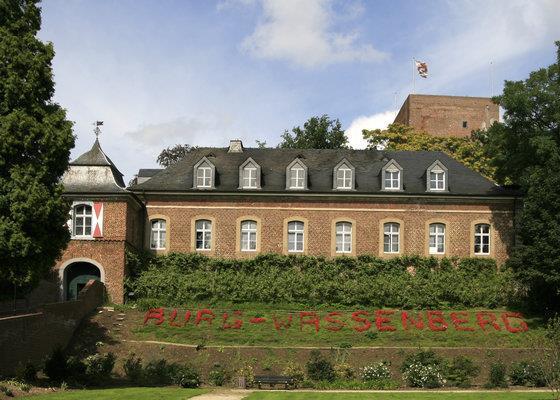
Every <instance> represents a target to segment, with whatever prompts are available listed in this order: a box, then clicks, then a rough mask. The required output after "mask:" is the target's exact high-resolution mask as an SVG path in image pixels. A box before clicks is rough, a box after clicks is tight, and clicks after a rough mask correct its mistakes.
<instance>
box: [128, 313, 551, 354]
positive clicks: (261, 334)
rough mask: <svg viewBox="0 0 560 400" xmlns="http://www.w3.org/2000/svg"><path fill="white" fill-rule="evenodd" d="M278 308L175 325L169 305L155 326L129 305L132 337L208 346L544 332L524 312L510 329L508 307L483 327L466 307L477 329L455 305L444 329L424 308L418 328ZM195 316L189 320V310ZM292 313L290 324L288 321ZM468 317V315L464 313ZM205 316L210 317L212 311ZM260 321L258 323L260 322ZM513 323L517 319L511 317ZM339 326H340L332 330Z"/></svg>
mask: <svg viewBox="0 0 560 400" xmlns="http://www.w3.org/2000/svg"><path fill="white" fill-rule="evenodd" d="M296 307H297V306H295V307H292V308H275V307H274V306H271V305H261V304H235V305H227V304H220V305H215V306H208V305H204V306H191V307H188V306H187V307H182V308H179V309H178V311H177V314H176V316H175V319H174V321H173V324H174V325H175V326H173V325H172V324H170V323H169V320H170V317H171V314H172V312H173V310H174V309H173V308H166V309H165V313H164V321H163V323H162V324H160V325H156V324H155V322H156V320H155V319H150V320H148V321H147V323H146V324H145V325H144V315H145V312H140V311H133V310H127V321H128V322H129V323H130V322H132V324H130V325H129V328H130V329H131V331H132V333H133V336H134V338H135V339H137V340H156V341H162V342H172V343H184V344H205V345H224V346H227V345H231V346H239V345H249V346H280V347H289V346H296V347H297V346H311V347H316V346H319V347H338V346H341V345H342V346H343V345H344V344H351V345H352V346H353V347H359V346H366V347H374V346H381V347H383V346H388V347H392V346H395V347H399V346H405V347H416V346H422V347H478V348H484V347H506V348H520V347H529V346H530V340H531V338H532V337H534V336H535V335H537V336H538V335H542V333H543V326H542V321H541V320H540V318H538V317H525V321H526V322H527V324H528V326H529V330H528V331H526V332H519V333H510V332H508V331H507V330H506V329H505V326H504V322H503V320H502V318H501V315H502V313H503V312H505V311H506V310H503V309H500V310H490V313H493V315H494V316H495V317H496V321H495V324H496V326H498V327H499V328H500V329H499V330H498V329H496V327H495V326H494V325H493V324H487V325H485V326H484V329H483V328H481V327H480V325H479V324H478V323H477V319H476V312H477V311H480V310H461V311H460V312H465V311H466V313H467V314H466V317H465V319H466V321H465V322H464V323H463V324H462V325H461V328H468V329H472V331H465V330H463V331H461V330H457V329H455V327H454V325H453V321H452V320H451V313H452V312H453V311H452V310H445V311H443V318H444V321H445V323H446V324H447V329H446V330H444V331H433V330H430V328H429V326H428V321H427V314H426V311H409V313H410V315H412V316H414V318H417V315H418V313H422V317H423V324H424V326H423V328H422V329H418V328H416V327H415V326H413V325H411V324H410V323H409V324H408V329H406V330H405V329H403V322H402V319H401V318H402V316H401V312H400V311H397V310H395V312H394V314H392V315H384V316H383V317H384V318H387V320H386V321H384V322H383V326H390V327H393V328H394V329H395V330H394V331H380V330H379V329H378V328H377V326H376V316H375V314H374V313H375V310H374V309H371V310H370V309H365V311H367V312H368V313H369V314H368V315H365V316H364V315H360V316H359V317H360V318H366V319H367V320H368V322H363V321H360V320H356V319H352V313H353V312H354V311H357V310H360V308H355V309H346V310H341V309H340V308H334V307H333V308H324V307H323V308H319V309H317V308H316V309H314V310H313V309H309V308H307V307H306V308H303V307H301V308H296ZM203 308H208V309H210V310H212V312H213V313H214V317H213V320H212V321H211V322H209V321H206V320H204V319H202V320H201V321H199V323H198V324H196V323H195V320H196V315H197V311H198V310H201V309H203ZM187 310H190V312H191V315H190V318H189V320H188V322H187V323H185V314H186V311H187ZM233 310H239V311H240V313H241V315H234V314H233ZM335 310H336V311H340V315H336V316H331V319H336V320H338V321H339V322H340V323H339V324H333V323H332V322H329V321H328V320H327V317H328V316H327V314H328V313H329V312H331V311H335ZM362 310H364V309H363V308H362ZM299 311H317V315H318V317H319V325H318V326H319V330H318V331H317V330H316V326H315V325H314V324H313V323H309V321H310V320H311V319H312V317H309V316H308V317H305V320H306V321H307V322H308V323H304V324H302V319H301V315H300V313H299ZM224 313H228V315H229V318H228V319H227V320H226V321H225V322H224V319H223V318H224V317H223V314H224ZM290 316H291V324H289V325H288V324H287V322H288V321H289V318H290ZM463 316H465V315H463ZM205 317H208V316H207V315H206V316H205ZM236 319H238V320H241V321H242V325H241V327H240V328H239V329H224V323H226V324H230V325H231V324H234V321H235V320H236ZM275 319H276V321H277V322H278V321H281V322H283V323H284V325H283V326H282V327H281V328H280V329H277V327H276V326H275V323H274V320H275ZM255 321H259V322H255ZM511 321H512V325H515V324H517V323H518V321H517V320H515V319H512V320H511ZM368 323H370V324H371V325H370V326H369V327H368V328H367V329H366V330H364V331H362V332H358V331H356V330H355V329H354V328H355V327H362V328H364V327H365V326H366V324H368ZM328 327H330V328H333V327H334V328H340V327H342V328H340V330H338V331H333V330H329V329H327V328H328Z"/></svg>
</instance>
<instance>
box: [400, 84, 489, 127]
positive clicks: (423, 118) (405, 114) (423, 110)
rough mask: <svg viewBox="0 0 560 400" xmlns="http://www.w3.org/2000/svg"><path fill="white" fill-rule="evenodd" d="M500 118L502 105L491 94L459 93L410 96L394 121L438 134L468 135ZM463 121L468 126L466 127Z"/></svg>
mask: <svg viewBox="0 0 560 400" xmlns="http://www.w3.org/2000/svg"><path fill="white" fill-rule="evenodd" d="M498 119H499V107H498V105H497V104H494V103H493V102H492V100H491V99H490V98H485V97H460V96H433V95H414V94H411V95H409V96H408V98H407V99H406V101H405V102H404V104H403V106H402V108H401V109H400V111H399V113H398V114H397V117H396V118H395V122H398V123H401V124H405V125H410V126H412V127H414V128H416V129H417V130H421V131H425V132H428V133H429V134H431V135H435V136H458V137H461V136H468V135H470V133H471V131H473V130H476V129H483V128H488V127H489V126H490V125H491V124H492V123H493V122H494V121H498ZM463 121H466V122H467V127H466V128H464V127H463Z"/></svg>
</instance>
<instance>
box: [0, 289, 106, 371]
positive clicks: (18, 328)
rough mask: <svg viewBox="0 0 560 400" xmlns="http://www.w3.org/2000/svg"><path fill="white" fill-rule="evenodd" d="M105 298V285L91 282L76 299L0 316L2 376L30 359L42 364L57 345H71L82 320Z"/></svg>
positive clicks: (0, 362)
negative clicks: (22, 313) (33, 311)
mask: <svg viewBox="0 0 560 400" xmlns="http://www.w3.org/2000/svg"><path fill="white" fill-rule="evenodd" d="M103 297H104V286H103V284H102V283H100V282H97V281H89V282H88V284H87V285H86V287H85V288H84V289H83V290H82V291H81V292H80V294H79V296H78V300H76V301H68V302H64V303H51V304H45V305H44V306H43V307H41V308H40V309H39V310H38V311H37V312H35V313H32V314H24V315H16V316H11V317H5V318H0V375H5V376H9V375H10V374H13V373H14V372H15V370H16V369H17V368H18V366H19V365H24V364H25V363H28V362H30V363H33V364H34V365H36V366H37V367H40V366H41V363H42V362H43V360H44V358H45V357H46V356H47V355H48V354H50V352H51V351H52V350H53V349H54V348H56V347H59V346H60V347H62V348H65V347H66V346H67V345H68V343H69V342H70V339H71V338H72V335H73V334H74V331H75V329H76V328H77V327H78V325H79V324H80V322H81V321H82V319H83V318H84V317H86V316H88V315H89V314H91V313H92V312H93V311H94V310H95V309H96V308H97V307H98V306H100V305H101V304H102V303H103Z"/></svg>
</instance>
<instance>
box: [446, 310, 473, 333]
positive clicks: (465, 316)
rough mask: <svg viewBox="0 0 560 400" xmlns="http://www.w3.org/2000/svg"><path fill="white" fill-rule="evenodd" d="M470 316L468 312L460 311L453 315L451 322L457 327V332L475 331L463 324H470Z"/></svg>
mask: <svg viewBox="0 0 560 400" xmlns="http://www.w3.org/2000/svg"><path fill="white" fill-rule="evenodd" d="M469 317H470V314H469V313H468V312H466V311H458V312H452V313H451V321H453V326H454V327H455V330H456V331H469V332H472V331H474V328H473V327H471V326H462V325H463V324H468V323H469Z"/></svg>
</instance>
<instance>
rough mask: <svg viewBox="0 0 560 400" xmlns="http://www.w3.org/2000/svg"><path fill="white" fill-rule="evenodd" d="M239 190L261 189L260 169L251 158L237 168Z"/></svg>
mask: <svg viewBox="0 0 560 400" xmlns="http://www.w3.org/2000/svg"><path fill="white" fill-rule="evenodd" d="M239 188H240V189H260V188H261V167H260V166H259V164H257V163H256V162H255V161H254V160H253V159H252V158H248V159H247V161H245V162H244V163H243V164H241V165H240V166H239Z"/></svg>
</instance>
